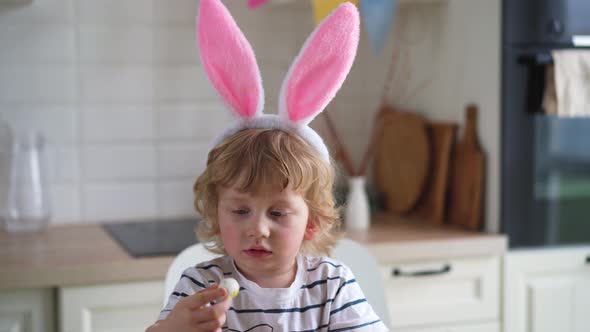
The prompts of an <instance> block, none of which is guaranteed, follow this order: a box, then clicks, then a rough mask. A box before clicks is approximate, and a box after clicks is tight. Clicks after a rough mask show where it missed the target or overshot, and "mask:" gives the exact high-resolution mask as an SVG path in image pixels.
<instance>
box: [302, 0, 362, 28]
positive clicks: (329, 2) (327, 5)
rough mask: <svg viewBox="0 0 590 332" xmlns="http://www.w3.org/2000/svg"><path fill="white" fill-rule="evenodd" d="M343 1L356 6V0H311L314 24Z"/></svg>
mask: <svg viewBox="0 0 590 332" xmlns="http://www.w3.org/2000/svg"><path fill="white" fill-rule="evenodd" d="M344 2H351V3H352V4H354V5H355V6H357V7H358V0H311V4H312V5H313V14H314V19H315V24H318V23H320V22H321V21H322V20H323V19H324V18H325V17H326V16H328V14H330V13H331V12H332V11H333V10H334V9H335V8H336V7H338V5H340V4H341V3H344Z"/></svg>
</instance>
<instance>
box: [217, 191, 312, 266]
mask: <svg viewBox="0 0 590 332" xmlns="http://www.w3.org/2000/svg"><path fill="white" fill-rule="evenodd" d="M217 212H218V214H217V216H218V220H219V228H220V233H221V240H222V241H223V245H224V247H225V250H226V252H227V253H228V254H229V255H230V256H232V257H233V259H234V260H235V262H236V264H237V265H238V267H239V268H240V269H241V270H243V272H245V273H246V274H248V275H250V276H270V275H272V273H273V272H283V273H284V272H285V271H289V270H288V269H292V268H293V267H294V264H295V257H296V256H297V254H298V253H299V248H300V247H301V243H302V242H303V240H304V239H307V240H309V239H311V237H312V234H313V232H312V228H311V223H309V225H310V226H309V227H308V219H309V209H308V207H307V204H306V203H305V201H304V199H303V197H302V196H301V195H300V194H298V193H296V192H294V191H292V190H290V189H288V188H287V189H285V190H283V191H270V192H265V193H257V194H249V193H243V192H239V191H237V190H235V189H232V188H222V189H221V190H220V191H219V204H218V208H217Z"/></svg>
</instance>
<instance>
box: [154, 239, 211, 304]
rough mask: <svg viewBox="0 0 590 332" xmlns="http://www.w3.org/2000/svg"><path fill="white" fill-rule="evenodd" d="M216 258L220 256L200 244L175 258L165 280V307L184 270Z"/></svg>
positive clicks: (185, 250) (194, 245)
mask: <svg viewBox="0 0 590 332" xmlns="http://www.w3.org/2000/svg"><path fill="white" fill-rule="evenodd" d="M215 257H219V255H216V254H214V253H212V252H210V251H209V250H207V249H205V247H204V246H203V245H202V244H200V243H196V244H193V245H191V246H190V247H188V248H186V249H184V250H183V251H181V252H180V254H178V256H176V257H175V258H174V260H173V261H172V263H171V264H170V267H169V268H168V272H166V279H165V280H164V305H166V303H168V297H169V296H170V294H172V292H173V291H174V287H175V286H176V284H177V283H178V281H179V280H180V276H181V275H182V272H184V270H186V269H187V268H189V267H191V266H195V265H197V264H198V263H201V262H206V261H210V260H212V259H214V258H215Z"/></svg>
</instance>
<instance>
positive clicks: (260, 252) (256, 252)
mask: <svg viewBox="0 0 590 332" xmlns="http://www.w3.org/2000/svg"><path fill="white" fill-rule="evenodd" d="M244 253H245V254H246V255H248V256H250V257H254V258H264V257H267V256H270V255H271V254H272V251H268V250H265V249H247V250H244Z"/></svg>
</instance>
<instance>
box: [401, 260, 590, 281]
mask: <svg viewBox="0 0 590 332" xmlns="http://www.w3.org/2000/svg"><path fill="white" fill-rule="evenodd" d="M589 257H590V256H589ZM451 270H452V268H451V265H450V264H445V265H443V267H442V268H440V269H438V270H421V271H414V272H404V271H402V270H401V269H400V268H397V267H396V268H394V269H393V270H392V271H391V276H392V277H425V276H433V275H438V274H445V273H449V272H451Z"/></svg>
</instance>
